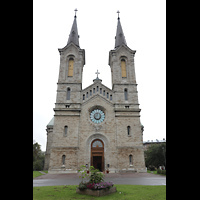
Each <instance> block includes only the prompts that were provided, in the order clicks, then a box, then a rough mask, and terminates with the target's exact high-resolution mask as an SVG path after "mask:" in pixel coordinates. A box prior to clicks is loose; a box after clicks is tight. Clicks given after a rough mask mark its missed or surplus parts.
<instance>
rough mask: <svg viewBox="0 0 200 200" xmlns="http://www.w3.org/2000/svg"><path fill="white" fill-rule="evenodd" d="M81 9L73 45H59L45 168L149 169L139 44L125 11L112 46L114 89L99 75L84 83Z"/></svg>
mask: <svg viewBox="0 0 200 200" xmlns="http://www.w3.org/2000/svg"><path fill="white" fill-rule="evenodd" d="M76 18H77V17H76V13H75V16H74V21H73V24H72V28H71V32H70V35H69V39H68V42H67V45H66V46H65V47H64V48H61V49H58V51H59V53H60V69H59V78H58V83H57V96H56V103H55V108H54V117H53V118H52V119H51V121H50V122H49V124H48V125H47V129H46V131H47V144H46V154H45V166H44V168H45V170H48V172H49V173H52V174H53V173H77V170H78V169H79V167H80V166H81V165H86V164H87V165H88V166H94V167H95V168H98V169H99V170H100V171H102V172H103V171H106V170H107V169H108V170H109V173H118V172H146V167H145V160H144V148H143V126H142V124H141V122H140V111H141V109H140V108H139V104H138V91H137V83H136V76H135V64H134V58H135V53H136V51H135V50H132V49H130V48H129V47H128V45H127V43H126V40H125V36H124V33H123V30H122V26H121V23H120V18H119V12H118V20H117V31H116V36H115V46H114V49H112V50H110V51H109V59H108V60H109V61H108V64H109V66H110V70H111V76H112V77H111V78H112V89H110V88H108V87H106V86H105V85H103V84H102V80H101V79H100V78H99V77H98V74H99V72H98V70H97V72H96V74H97V77H96V79H94V80H93V83H92V84H91V85H89V86H88V87H86V88H85V89H82V73H83V67H84V65H85V50H84V49H81V48H80V45H79V35H78V28H77V19H76Z"/></svg>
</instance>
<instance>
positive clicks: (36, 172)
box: [33, 170, 48, 178]
mask: <svg viewBox="0 0 200 200" xmlns="http://www.w3.org/2000/svg"><path fill="white" fill-rule="evenodd" d="M43 172H45V173H46V174H47V173H48V171H47V170H43ZM41 175H43V174H42V173H40V172H39V171H33V178H35V177H37V176H41Z"/></svg>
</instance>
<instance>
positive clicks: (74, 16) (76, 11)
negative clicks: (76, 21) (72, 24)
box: [74, 8, 78, 17]
mask: <svg viewBox="0 0 200 200" xmlns="http://www.w3.org/2000/svg"><path fill="white" fill-rule="evenodd" d="M74 11H75V16H74V17H76V12H77V11H78V10H77V8H76V9H75V10H74Z"/></svg>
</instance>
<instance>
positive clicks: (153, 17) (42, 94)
mask: <svg viewBox="0 0 200 200" xmlns="http://www.w3.org/2000/svg"><path fill="white" fill-rule="evenodd" d="M75 8H77V10H78V11H77V26H78V34H79V36H80V37H79V45H80V48H81V49H85V61H86V63H85V65H84V68H83V83H82V89H84V88H86V87H88V86H89V85H91V84H92V83H93V79H95V78H96V74H95V72H96V71H97V69H98V71H99V72H100V74H99V78H100V79H102V84H104V85H106V86H107V87H109V88H110V89H112V86H111V71H110V66H109V65H108V57H109V51H110V50H113V49H114V45H115V35H116V30H117V17H118V14H117V11H118V10H119V11H120V14H119V17H120V22H121V25H122V29H123V32H124V35H125V39H126V42H127V45H128V47H129V48H131V49H132V50H136V54H135V61H134V62H135V73H136V82H137V84H138V85H137V90H138V101H139V104H140V105H139V108H140V109H141V112H140V116H141V117H140V120H141V123H142V124H143V125H144V132H143V141H147V140H155V139H159V140H162V139H163V138H165V139H166V1H165V0H151V1H150V0H123V1H122V0H120V1H119V0H96V1H94V0H84V1H83V0H73V1H71V0H34V1H33V140H35V141H36V142H38V143H39V144H40V145H41V149H42V151H45V150H46V141H47V135H46V125H47V124H48V123H49V121H50V120H51V119H52V117H53V115H54V111H53V108H54V107H55V102H56V90H57V82H58V74H59V65H60V55H59V52H58V48H63V47H65V46H66V44H67V41H68V37H69V33H70V30H71V27H72V23H73V20H74V14H75V12H74V10H75Z"/></svg>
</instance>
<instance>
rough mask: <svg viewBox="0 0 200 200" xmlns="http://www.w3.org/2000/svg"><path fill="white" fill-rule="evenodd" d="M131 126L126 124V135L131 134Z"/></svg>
mask: <svg viewBox="0 0 200 200" xmlns="http://www.w3.org/2000/svg"><path fill="white" fill-rule="evenodd" d="M130 130H131V127H130V126H127V134H128V136H130V135H131V131H130Z"/></svg>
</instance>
